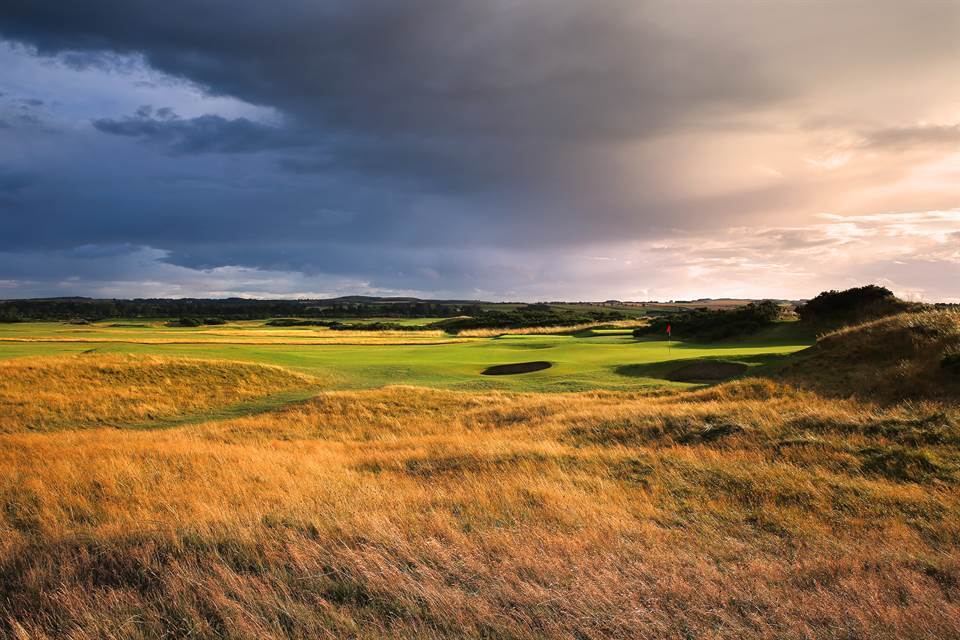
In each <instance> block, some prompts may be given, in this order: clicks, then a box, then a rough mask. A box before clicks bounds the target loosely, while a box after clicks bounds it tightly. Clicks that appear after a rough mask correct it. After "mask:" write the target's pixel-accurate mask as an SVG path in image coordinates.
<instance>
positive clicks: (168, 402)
mask: <svg viewBox="0 0 960 640" xmlns="http://www.w3.org/2000/svg"><path fill="white" fill-rule="evenodd" d="M318 382H319V381H318V380H317V379H316V378H312V377H309V376H305V375H301V374H296V373H292V372H290V371H287V370H285V369H281V368H280V367H271V366H266V365H257V364H244V363H238V362H222V361H195V360H184V359H175V358H161V357H156V356H141V357H133V356H117V355H112V356H107V355H99V354H89V355H81V356H67V357H55V358H21V359H16V360H10V361H7V362H0V432H16V431H51V430H57V429H75V428H91V427H103V426H126V425H133V424H136V425H149V424H150V423H151V422H159V421H164V420H171V419H174V418H178V417H182V416H185V415H190V414H196V413H202V412H204V411H209V410H211V409H216V408H222V407H225V406H228V405H232V404H236V403H241V402H247V401H250V400H253V399H256V398H261V397H264V396H267V395H269V394H275V393H280V392H284V391H290V390H293V389H304V388H308V387H312V386H316V385H317V384H318Z"/></svg>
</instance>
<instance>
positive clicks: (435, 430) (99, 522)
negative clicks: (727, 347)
mask: <svg viewBox="0 0 960 640" xmlns="http://www.w3.org/2000/svg"><path fill="white" fill-rule="evenodd" d="M957 419H958V417H957V414H956V412H955V409H953V408H951V407H949V406H945V405H941V404H935V403H919V404H908V405H898V406H894V407H886V408H880V407H876V406H873V405H869V404H865V403H862V402H857V401H852V400H828V399H823V398H821V397H819V396H816V395H814V394H812V393H808V392H801V391H797V390H794V389H791V388H789V387H782V386H778V385H775V384H773V383H769V382H758V381H743V382H737V383H731V384H727V385H723V386H720V387H715V388H712V389H707V390H702V391H697V392H690V393H666V392H663V393H648V394H617V393H591V394H571V395H538V394H523V395H520V394H502V393H485V394H467V393H458V392H447V391H432V390H425V389H416V388H406V387H393V388H387V389H381V390H377V391H359V392H338V393H325V394H322V395H320V396H318V397H317V398H316V399H314V400H312V401H310V402H306V403H301V404H297V405H295V406H290V407H288V408H286V409H284V410H281V411H277V412H274V413H271V414H262V415H258V416H251V417H247V418H242V419H235V420H225V421H216V422H208V423H204V424H197V425H192V426H185V427H181V428H177V429H168V430H162V431H151V432H143V431H140V432H127V431H120V432H118V431H113V430H102V429H97V430H87V431H66V432H60V433H56V434H31V433H17V434H7V435H0V469H2V470H3V473H2V474H0V635H2V636H5V637H14V638H37V639H43V638H72V639H75V640H85V639H93V638H157V637H198V638H221V637H225V638H342V637H361V638H377V637H392V638H401V637H402V638H441V637H449V638H461V637H474V638H694V637H696V638H866V637H870V638H956V637H958V636H960V495H958V491H957V485H958V463H960V460H958V448H960V427H958V422H957Z"/></svg>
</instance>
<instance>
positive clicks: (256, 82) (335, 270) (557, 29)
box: [0, 0, 960, 302]
mask: <svg viewBox="0 0 960 640" xmlns="http://www.w3.org/2000/svg"><path fill="white" fill-rule="evenodd" d="M868 283H876V284H881V285H885V286H887V287H889V288H891V289H892V290H894V292H896V293H897V294H898V295H900V296H902V297H904V298H908V299H912V300H925V301H954V302H960V0H945V1H937V2H932V1H924V0H897V1H892V2H891V1H889V0H862V1H861V0H832V1H830V2H827V1H823V2H816V1H813V0H811V1H801V0H763V1H761V0H756V1H753V2H747V1H741V0H709V1H708V0H703V1H700V2H694V1H692V0H663V1H655V2H646V1H643V0H591V1H590V2H585V1H583V0H484V1H482V2H480V1H477V0H404V1H403V2H398V1H396V0H271V2H262V1H261V0H165V1H164V2H157V1H155V0H86V1H85V2H83V3H73V2H63V1H62V0H4V2H3V3H2V6H0V298H18V297H38V296H66V295H85V296H93V297H227V296H248V297H257V298H274V297H276V298H281V297H282V298H299V297H330V296H338V295H348V294H365V295H387V296H395V295H414V296H420V297H432V298H450V297H455V298H471V299H486V300H528V301H536V300H560V299H564V300H605V299H611V298H615V299H623V300H668V299H694V298H701V297H749V298H766V297H771V298H789V299H798V298H806V297H811V296H813V295H815V294H816V293H818V292H819V291H822V290H826V289H842V288H846V287H850V286H857V285H862V284H868Z"/></svg>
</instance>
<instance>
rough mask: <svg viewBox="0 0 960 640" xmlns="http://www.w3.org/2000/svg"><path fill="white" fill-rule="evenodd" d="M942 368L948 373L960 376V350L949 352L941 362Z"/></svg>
mask: <svg viewBox="0 0 960 640" xmlns="http://www.w3.org/2000/svg"><path fill="white" fill-rule="evenodd" d="M940 368H941V369H943V370H944V371H946V372H947V373H950V374H953V375H955V376H960V350H955V351H949V352H947V353H946V354H944V356H943V359H942V360H941V361H940Z"/></svg>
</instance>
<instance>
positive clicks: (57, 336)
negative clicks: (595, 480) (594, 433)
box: [0, 320, 810, 391]
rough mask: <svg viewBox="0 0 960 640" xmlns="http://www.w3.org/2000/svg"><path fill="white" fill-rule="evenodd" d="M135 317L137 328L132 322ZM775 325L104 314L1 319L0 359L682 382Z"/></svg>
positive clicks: (784, 339)
mask: <svg viewBox="0 0 960 640" xmlns="http://www.w3.org/2000/svg"><path fill="white" fill-rule="evenodd" d="M137 325H139V326H137ZM789 329H790V327H788V326H784V327H778V328H777V329H775V330H773V331H770V332H767V333H766V334H764V335H763V336H760V337H757V338H753V339H751V340H750V341H744V342H737V343H717V344H709V345H702V344H701V345H698V344H688V343H682V342H676V341H674V342H673V343H672V345H669V346H668V344H667V342H666V341H662V340H636V339H634V338H633V337H632V336H631V335H630V332H629V330H627V329H612V330H599V331H586V332H581V333H578V334H576V335H503V336H500V337H489V338H463V337H456V336H449V335H446V334H441V333H439V332H427V331H409V332H405V331H387V332H369V331H331V330H329V329H326V328H322V327H319V328H318V327H268V326H265V325H264V323H263V322H242V323H232V324H229V325H225V326H217V327H201V328H172V327H166V326H164V325H163V323H159V322H155V321H142V320H140V321H138V320H111V321H105V322H100V323H96V324H91V325H70V324H64V323H54V322H50V323H22V324H6V325H0V359H7V358H16V357H24V356H40V355H57V354H75V353H84V352H86V353H96V354H123V353H130V354H150V355H164V356H176V357H187V358H201V359H230V360H238V361H244V362H257V363H264V364H274V365H279V366H283V367H287V368H290V369H292V370H295V371H299V372H303V373H310V374H315V375H322V377H323V378H324V381H325V385H327V388H333V389H365V388H377V387H382V386H385V385H390V384H409V385H419V386H427V387H435V388H449V389H464V390H483V389H491V390H512V391H588V390H593V389H607V390H631V389H637V388H641V387H648V386H650V385H670V386H688V385H684V384H683V383H676V382H669V381H668V380H666V379H665V376H666V375H667V374H668V373H669V372H670V371H672V370H673V369H675V368H676V367H678V366H681V365H682V364H683V362H674V361H689V360H696V359H700V358H723V359H732V360H736V361H740V362H744V363H745V364H747V365H750V366H751V367H752V366H761V365H767V364H776V363H777V361H778V360H780V359H781V358H780V357H781V356H785V355H787V354H790V353H793V352H795V351H797V350H800V349H803V348H805V347H807V346H809V345H810V342H808V341H806V340H802V339H798V338H797V337H796V336H795V335H793V334H792V333H791V331H790V330H789ZM531 360H537V361H541V360H542V361H548V362H550V363H551V367H550V368H549V369H545V370H542V371H537V372H533V373H526V374H523V375H515V376H498V377H491V376H483V375H481V372H482V371H483V370H484V369H486V368H487V367H491V366H495V365H502V364H511V363H519V362H527V361H531Z"/></svg>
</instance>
